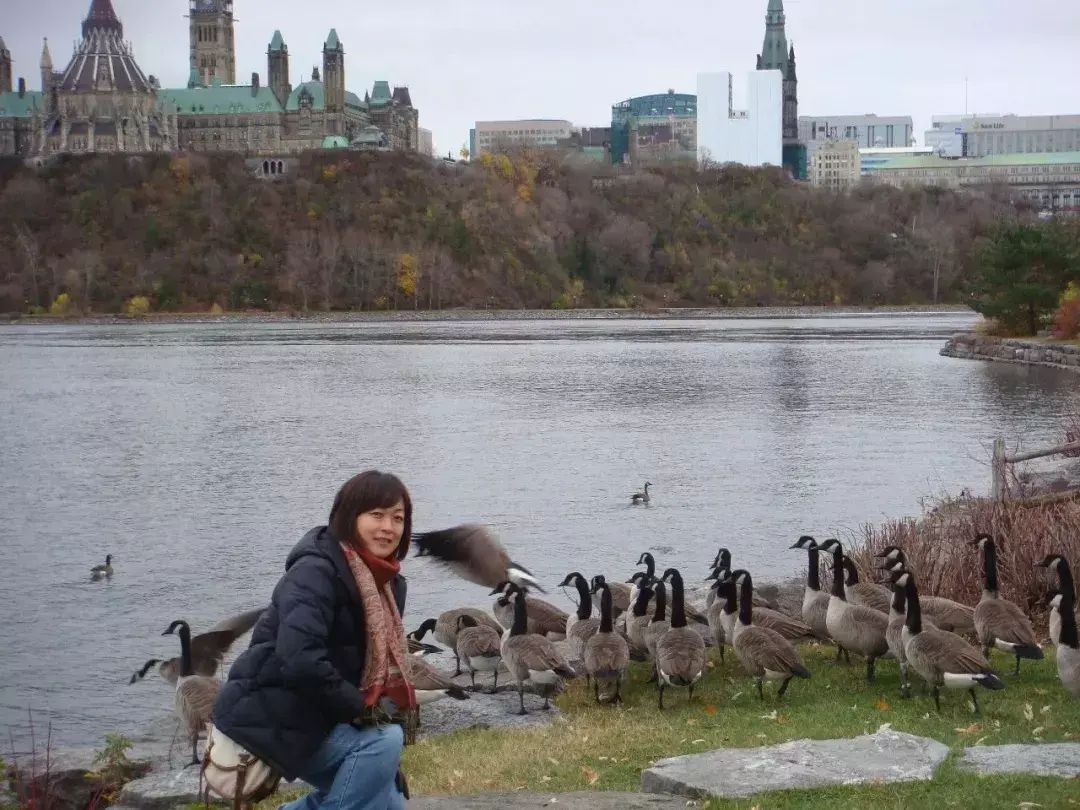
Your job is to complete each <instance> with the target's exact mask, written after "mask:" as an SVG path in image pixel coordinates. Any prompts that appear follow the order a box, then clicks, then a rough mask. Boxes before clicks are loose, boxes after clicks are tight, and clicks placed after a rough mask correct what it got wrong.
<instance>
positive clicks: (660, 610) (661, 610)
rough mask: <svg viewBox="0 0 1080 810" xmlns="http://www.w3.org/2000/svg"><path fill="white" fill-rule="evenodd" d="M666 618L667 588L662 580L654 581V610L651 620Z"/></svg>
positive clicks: (660, 620) (657, 620)
mask: <svg viewBox="0 0 1080 810" xmlns="http://www.w3.org/2000/svg"><path fill="white" fill-rule="evenodd" d="M666 618H667V588H665V587H664V583H663V582H657V583H656V610H655V611H653V621H654V622H662V621H663V620H664V619H666Z"/></svg>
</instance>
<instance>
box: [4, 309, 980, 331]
mask: <svg viewBox="0 0 1080 810" xmlns="http://www.w3.org/2000/svg"><path fill="white" fill-rule="evenodd" d="M958 312H968V313H969V312H971V310H970V309H968V308H967V307H957V306H941V305H938V306H932V305H927V306H880V307H854V306H853V307H832V306H829V307H824V306H822V307H724V308H720V307H655V308H647V307H643V308H641V309H520V310H519V309H443V310H437V311H432V310H411V311H410V310H394V311H392V312H303V313H301V312H295V313H288V312H228V313H223V314H220V315H215V314H211V313H209V312H198V313H162V314H154V315H144V316H131V315H88V316H81V317H54V316H45V315H41V316H34V315H8V316H6V317H5V316H0V325H7V326H19V325H34V326H40V325H50V326H55V325H72V326H113V325H119V324H127V325H134V324H184V323H200V324H201V323H212V324H258V323H297V322H299V323H380V322H411V321H541V320H562V321H584V320H645V319H663V320H739V319H749V318H753V319H764V318H830V317H837V316H857V315H894V316H899V315H926V314H952V313H958Z"/></svg>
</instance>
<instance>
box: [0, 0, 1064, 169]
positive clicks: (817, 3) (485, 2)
mask: <svg viewBox="0 0 1080 810" xmlns="http://www.w3.org/2000/svg"><path fill="white" fill-rule="evenodd" d="M112 2H113V6H114V8H115V9H116V12H117V14H118V15H119V16H120V18H121V20H122V21H123V23H124V34H125V37H126V38H127V39H128V40H130V41H131V42H132V43H133V46H134V49H135V56H136V59H137V61H138V62H139V65H140V66H141V67H142V69H143V71H144V72H146V73H148V74H154V75H155V76H157V77H158V79H159V80H160V81H161V83H162V84H163V85H164V86H172V87H175V86H184V85H185V84H186V83H187V78H188V72H189V63H188V29H187V20H186V19H184V17H185V15H186V13H187V7H188V2H187V0H112ZM2 5H3V13H0V36H2V37H3V38H4V40H5V42H6V43H7V46H8V48H9V49H10V50H11V52H12V57H13V59H14V61H15V66H14V68H15V75H16V76H26V78H27V82H28V85H29V87H30V88H31V89H38V88H39V87H40V71H39V68H38V63H39V58H40V55H41V39H42V37H46V36H47V37H48V38H49V44H50V47H51V50H52V55H53V60H54V62H55V66H56V69H58V70H59V69H61V68H62V67H63V66H64V65H65V64H66V62H67V61H68V59H69V58H70V56H71V52H72V43H73V40H74V39H76V38H77V37H79V36H80V24H81V21H82V19H83V17H85V16H86V11H87V9H88V8H89V7H90V0H2ZM767 5H768V0H650V1H649V2H645V1H644V0H399V2H372V1H370V0H369V1H365V0H360V1H359V2H348V3H347V2H340V0H338V1H337V2H334V1H333V0H295V1H294V2H288V1H287V0H236V2H235V14H236V18H237V23H236V36H237V50H238V60H237V61H238V69H237V79H238V80H239V81H240V82H241V83H247V82H248V81H249V80H250V75H251V73H252V71H258V72H259V74H260V75H261V76H262V79H263V82H265V81H266V46H267V43H268V42H269V41H270V37H271V36H272V34H273V32H274V29H275V28H280V29H281V32H282V34H283V35H284V37H285V42H286V43H287V45H288V47H289V54H290V70H291V72H292V80H293V83H294V84H295V83H297V82H299V81H300V79H301V78H305V79H306V78H308V77H310V75H311V68H312V66H314V65H321V61H322V56H321V54H322V43H323V41H324V40H325V39H326V35H327V33H328V32H329V30H330V28H331V27H335V28H337V31H338V34H339V36H340V38H341V41H342V44H343V45H344V47H345V72H346V73H345V75H346V83H347V85H348V89H350V90H352V91H354V92H356V93H358V94H359V95H361V96H363V93H364V90H365V89H366V88H370V87H371V85H372V83H373V82H374V81H375V80H376V79H387V80H388V81H390V82H391V84H404V85H408V86H409V88H410V91H411V94H412V99H413V103H414V104H416V105H417V108H418V109H419V110H420V125H421V126H423V127H427V128H429V129H431V130H432V131H433V133H434V136H435V143H436V145H437V147H438V148H439V150H440V151H441V152H442V153H444V154H445V153H446V151H447V150H453V151H454V152H455V153H456V152H457V150H458V149H459V148H460V147H461V145H462V144H464V143H466V142H467V141H468V136H469V127H470V126H472V124H473V122H474V121H476V120H488V119H508V118H566V119H569V120H570V121H572V122H573V123H574V124H576V125H580V126H603V125H605V124H607V123H609V122H610V107H611V104H612V103H614V102H616V101H620V100H622V99H625V98H629V97H632V96H638V95H645V94H648V93H655V92H663V91H664V90H666V89H668V88H675V89H676V90H677V91H679V92H686V93H693V92H695V77H696V75H697V73H698V72H699V71H710V70H731V71H733V72H735V73H736V74H739V73H741V72H744V71H747V70H750V69H752V68H753V67H754V60H755V55H756V54H757V53H758V52H759V51H760V50H761V43H762V39H763V36H764V30H765V20H764V18H765V9H766V7H767ZM784 6H785V10H786V12H787V34H788V38H789V40H791V41H793V42H794V43H795V49H796V56H797V64H798V76H799V113H800V114H801V115H809V114H812V115H826V114H846V113H850V114H861V113H869V112H875V113H878V114H879V115H911V116H913V117H914V119H915V133H916V137H917V138H918V140H919V142H920V143H922V141H923V130H925V129H926V128H928V127H929V125H930V116H931V115H935V114H947V113H963V112H964V104H965V98H964V96H965V94H964V79H965V76H966V77H967V79H968V102H967V107H968V109H969V110H970V111H971V112H980V113H983V112H986V113H990V112H1001V113H1009V112H1012V113H1017V114H1021V115H1023V114H1052V113H1059V114H1064V113H1080V78H1078V77H1080V2H1078V0H902V1H899V2H884V3H883V2H868V0H786V2H785V3H784ZM735 84H736V90H735V92H736V104H738V103H739V102H740V100H741V99H740V94H741V92H742V89H741V87H740V84H741V82H739V81H738V79H737V80H736V83H735Z"/></svg>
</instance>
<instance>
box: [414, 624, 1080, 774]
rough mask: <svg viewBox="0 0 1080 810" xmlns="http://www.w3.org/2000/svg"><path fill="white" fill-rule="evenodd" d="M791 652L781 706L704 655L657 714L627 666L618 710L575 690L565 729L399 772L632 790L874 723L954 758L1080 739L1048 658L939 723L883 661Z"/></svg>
mask: <svg viewBox="0 0 1080 810" xmlns="http://www.w3.org/2000/svg"><path fill="white" fill-rule="evenodd" d="M802 652H803V655H804V659H805V661H806V664H807V666H808V667H809V668H810V670H811V672H812V673H813V677H812V678H811V680H809V681H797V682H793V683H792V684H791V686H790V687H789V689H788V693H787V695H786V696H785V700H784V701H783V702H781V703H778V702H777V701H776V699H775V693H774V692H771V691H769V690H768V688H767V689H766V692H765V700H764V701H761V700H759V699H758V696H757V692H756V690H755V688H754V685H753V682H752V681H751V680H750V679H749V678H747V677H746V676H745V675H744V674H743V672H742V669H741V666H740V665H739V664H738V662H737V660H735V659H734V658H733V657H732V656H731V655H728V660H727V662H726V663H725V664H719V663H717V659H716V658H715V653H714V658H713V662H714V664H715V666H714V668H713V669H712V671H711V672H710V673H708V675H707V676H706V678H705V679H704V682H703V683H702V685H701V686H700V688H699V689H698V690H696V692H695V695H694V700H693V702H691V703H688V702H687V700H686V697H685V693H681V694H680V693H674V692H672V691H670V690H668V692H667V693H666V694H665V704H666V705H667V706H668V708H667V709H666V710H665V711H664V712H660V711H658V710H657V708H656V691H655V688H654V687H653V686H652V685H649V684H647V683H646V682H645V681H646V679H647V677H648V672H647V670H646V669H645V668H644V667H643V666H635V668H634V669H633V671H632V676H631V683H630V686H629V688H628V689H627V690H626V695H627V700H626V703H625V705H624V707H622V708H614V709H612V708H609V707H597V706H596V705H595V704H594V703H593V701H592V700H591V698H590V697H589V696H586V694H585V690H584V683H583V682H581V683H574V684H572V685H571V687H570V689H569V690H568V691H567V692H566V693H565V694H564V695H562V696H561V697H560V698H559V700H558V704H559V706H560V708H562V709H563V711H564V712H566V717H565V720H561V721H559V722H556V723H554V724H552V725H551V726H548V727H546V728H541V729H536V730H528V731H517V730H495V731H492V730H472V731H466V732H461V733H458V734H452V735H448V736H446V737H441V738H436V739H432V740H426V741H422V742H420V743H418V744H417V745H415V746H413V747H411V748H410V749H409V750H408V751H407V752H406V755H405V768H406V773H407V774H408V776H409V782H410V785H411V786H413V787H414V789H415V790H416V792H417V793H439V794H457V793H473V792H478V791H492V790H498V789H520V788H525V789H530V790H541V791H553V792H558V791H570V790H581V789H583V788H588V787H592V788H595V789H601V790H636V789H638V787H639V785H640V779H641V772H642V771H643V770H644V769H645V768H648V767H649V766H650V764H651V763H652V762H654V761H655V760H656V759H658V758H662V757H670V756H678V755H680V754H691V753H698V752H701V751H707V750H711V749H714V748H742V747H753V746H759V745H773V744H776V743H782V742H787V741H789V740H794V739H801V738H814V739H827V738H836V737H854V736H858V735H860V734H867V733H873V732H874V731H876V730H877V729H878V728H879V727H880V726H881V725H882V724H884V723H889V724H891V726H892V728H893V729H895V730H897V731H905V732H909V733H911V734H918V735H922V736H926V737H932V738H934V739H936V740H939V741H941V742H943V743H945V744H946V745H949V746H952V747H955V748H958V749H959V748H962V747H964V746H968V745H976V744H979V745H998V744H1004V743H1016V742H1032V741H1036V740H1044V741H1048V742H1052V741H1063V740H1069V739H1078V740H1080V704H1077V703H1076V701H1072V700H1071V699H1070V698H1069V697H1068V695H1067V694H1066V693H1065V692H1064V690H1063V689H1062V688H1061V686H1060V684H1059V683H1058V680H1057V670H1056V668H1055V667H1054V664H1053V661H1052V654H1051V656H1049V657H1048V660H1046V661H1041V662H1028V661H1025V662H1024V665H1023V667H1022V669H1021V676H1020V678H1019V679H1016V678H1012V677H1011V676H1010V677H1009V678H1008V679H1007V683H1008V687H1007V688H1006V689H1005V690H1004V691H1002V692H997V693H993V694H991V693H990V692H985V691H984V692H983V694H981V695H980V702H981V704H982V714H981V716H975V715H974V714H973V713H972V711H971V707H970V705H969V703H968V701H967V699H966V698H965V697H964V696H962V695H958V694H952V693H950V694H948V695H947V696H945V697H944V698H943V700H942V712H941V714H940V715H939V714H938V713H937V712H936V711H935V710H934V707H933V701H932V700H931V699H930V698H929V697H923V696H922V695H920V694H919V690H918V688H916V690H915V692H916V694H915V697H913V698H911V699H909V700H903V699H901V698H900V696H899V677H898V672H897V667H896V665H895V664H893V663H892V662H883V663H882V665H881V666H880V667H879V675H878V683H877V684H876V685H875V686H870V685H868V684H867V683H866V680H865V677H864V676H865V668H864V666H863V665H862V664H861V663H855V661H854V659H853V663H852V665H850V666H847V665H835V664H833V663H832V655H833V653H832V651H831V649H830V648H826V647H824V646H819V645H805V646H804V647H803V649H802ZM993 655H994V663H995V665H996V666H997V667H998V668H999V669H1000V670H1005V669H1007V668H1008V666H1009V661H1007V660H1006V657H1005V656H1004V655H999V654H997V653H994V654H993ZM538 703H539V702H538V701H534V702H532V703H530V702H527V704H526V705H527V706H528V705H538ZM1059 787H1060V784H1059Z"/></svg>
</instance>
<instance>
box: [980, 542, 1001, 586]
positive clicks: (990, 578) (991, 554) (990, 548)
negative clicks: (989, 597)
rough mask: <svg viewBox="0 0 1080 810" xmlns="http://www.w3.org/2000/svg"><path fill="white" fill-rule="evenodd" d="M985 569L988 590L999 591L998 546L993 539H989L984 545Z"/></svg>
mask: <svg viewBox="0 0 1080 810" xmlns="http://www.w3.org/2000/svg"><path fill="white" fill-rule="evenodd" d="M983 570H984V572H985V575H986V590H988V591H989V592H990V593H997V591H998V578H997V547H996V546H995V545H994V541H993V540H987V541H986V544H985V545H984V547H983Z"/></svg>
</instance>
